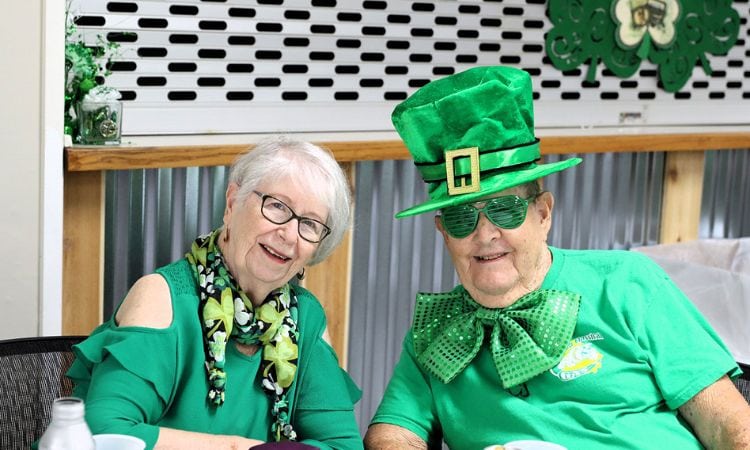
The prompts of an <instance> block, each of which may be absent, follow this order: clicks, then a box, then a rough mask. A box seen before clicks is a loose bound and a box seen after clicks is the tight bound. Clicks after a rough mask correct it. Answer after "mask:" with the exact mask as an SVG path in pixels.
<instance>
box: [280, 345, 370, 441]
mask: <svg viewBox="0 0 750 450" xmlns="http://www.w3.org/2000/svg"><path fill="white" fill-rule="evenodd" d="M309 351H310V355H309V356H308V361H309V363H308V364H307V365H306V367H305V368H304V371H301V373H300V381H299V383H300V384H299V386H298V392H297V399H296V406H295V407H294V419H293V424H294V428H295V430H296V431H297V435H298V436H299V437H300V440H301V442H303V443H305V444H310V445H314V446H316V447H318V448H321V449H324V450H328V449H336V450H361V449H362V448H363V446H362V437H361V436H360V434H359V428H358V427H357V422H356V420H355V418H354V404H355V403H356V402H357V401H358V400H359V398H360V396H361V391H360V390H359V388H358V387H357V386H356V384H354V381H352V379H351V378H350V377H349V374H347V373H346V372H345V371H344V370H343V369H341V367H339V363H338V358H337V357H336V354H335V352H334V350H333V349H332V348H331V346H330V345H328V343H326V342H325V341H324V340H323V339H322V338H317V340H316V341H315V342H314V343H313V345H312V346H311V347H310V349H309Z"/></svg>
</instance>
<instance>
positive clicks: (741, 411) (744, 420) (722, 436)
mask: <svg viewBox="0 0 750 450" xmlns="http://www.w3.org/2000/svg"><path fill="white" fill-rule="evenodd" d="M679 411H680V414H682V416H683V417H684V418H685V420H687V422H688V423H689V424H690V425H691V426H692V427H693V431H695V434H696V436H698V439H700V441H701V443H702V444H703V445H704V446H705V447H706V448H707V449H721V450H728V449H735V450H738V449H750V405H748V404H747V402H746V401H745V399H744V397H742V394H740V392H739V391H738V390H737V388H736V387H735V386H734V383H732V381H731V380H730V379H729V378H728V377H727V376H726V375H725V376H723V377H721V378H720V379H719V381H717V382H716V383H714V384H712V385H710V386H708V387H707V388H705V389H703V390H702V391H700V392H699V393H697V394H696V395H695V396H694V397H693V398H691V399H690V400H688V401H687V402H685V404H684V405H682V406H680V408H679Z"/></svg>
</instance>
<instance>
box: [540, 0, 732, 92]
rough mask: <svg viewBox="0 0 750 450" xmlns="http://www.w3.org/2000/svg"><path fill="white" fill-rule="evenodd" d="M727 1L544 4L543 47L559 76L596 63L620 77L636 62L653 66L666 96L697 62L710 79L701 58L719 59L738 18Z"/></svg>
mask: <svg viewBox="0 0 750 450" xmlns="http://www.w3.org/2000/svg"><path fill="white" fill-rule="evenodd" d="M731 3H732V2H731V0H549V5H548V15H549V18H550V21H551V22H552V25H553V26H552V29H551V30H550V31H549V33H547V38H546V42H545V47H546V51H547V56H548V57H549V58H550V60H551V61H552V64H553V65H554V66H555V67H557V68H558V69H560V70H562V71H566V70H572V69H575V68H576V67H578V66H580V65H581V64H583V63H585V62H587V61H588V62H589V70H588V73H587V75H586V79H587V80H588V81H594V79H595V78H596V68H597V66H598V65H599V61H603V62H604V64H605V66H606V67H607V68H608V69H609V70H610V71H612V73H614V74H615V75H616V76H618V77H620V78H627V77H630V76H631V75H633V74H634V73H635V72H636V71H637V70H638V68H639V66H640V64H641V61H642V60H644V59H648V60H649V61H651V62H652V63H654V64H656V65H657V66H658V67H659V79H660V81H661V83H662V85H663V86H664V90H666V91H667V92H677V91H678V90H680V88H682V86H684V85H685V83H686V82H687V80H688V79H689V78H690V76H691V75H692V72H693V67H694V66H695V65H696V62H697V61H700V62H701V65H702V66H703V70H704V71H705V72H706V74H707V75H710V74H711V66H710V65H709V62H708V58H707V57H706V54H707V53H710V54H712V55H725V54H726V53H727V52H728V51H729V49H730V48H732V46H733V45H734V44H735V42H736V41H737V36H738V34H739V29H740V17H739V14H738V13H737V11H735V10H734V9H733V8H732V6H731Z"/></svg>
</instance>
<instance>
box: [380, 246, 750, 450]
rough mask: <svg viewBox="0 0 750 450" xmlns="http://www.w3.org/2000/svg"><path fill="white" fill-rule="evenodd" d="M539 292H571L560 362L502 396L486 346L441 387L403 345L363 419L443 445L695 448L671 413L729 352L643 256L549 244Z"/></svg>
mask: <svg viewBox="0 0 750 450" xmlns="http://www.w3.org/2000/svg"><path fill="white" fill-rule="evenodd" d="M551 251H552V255H553V263H552V267H551V268H550V271H549V272H548V274H547V276H546V278H545V280H544V282H543V284H542V288H543V289H558V290H565V291H571V292H576V293H579V294H581V307H580V313H579V316H578V322H577V324H576V328H575V331H574V334H573V339H572V340H571V342H570V344H569V347H568V349H567V350H566V353H565V355H564V356H563V358H562V360H561V362H560V363H559V364H558V365H557V366H555V367H553V368H552V369H550V370H549V371H547V372H544V373H542V374H541V375H538V376H536V377H534V378H532V379H531V380H529V381H528V382H527V383H526V384H525V387H519V388H516V389H512V390H509V391H506V390H504V389H502V387H501V386H500V382H499V378H498V375H497V372H496V370H495V368H494V365H493V362H492V358H491V355H490V352H489V351H488V349H487V348H486V346H485V347H484V348H483V349H482V350H481V351H480V353H479V355H478V356H477V357H476V359H475V360H474V361H473V362H472V363H471V364H470V365H469V367H468V368H467V369H466V370H464V371H463V372H462V373H461V374H459V375H458V376H457V377H456V378H455V379H454V380H453V381H452V382H450V383H448V384H444V383H442V382H440V381H439V380H438V379H436V378H434V377H433V376H432V375H430V374H428V373H427V372H425V371H423V370H421V369H420V367H419V365H418V363H417V362H416V359H415V355H414V348H413V342H412V338H411V333H407V336H406V338H405V339H404V345H403V350H402V355H401V359H400V361H399V362H398V364H397V366H396V368H395V369H394V374H393V377H392V379H391V380H390V382H389V384H388V387H387V389H386V393H385V395H384V397H383V400H382V402H381V404H380V407H379V408H378V410H377V412H376V414H375V416H374V418H373V420H372V422H373V423H390V424H395V425H400V426H402V427H404V428H407V429H408V430H410V431H412V432H414V433H416V434H417V435H418V436H420V437H421V438H422V439H424V440H426V441H428V442H435V441H439V438H440V436H441V434H442V435H443V439H444V440H445V442H446V443H447V444H448V445H449V446H450V448H451V449H453V450H477V449H481V448H484V447H485V446H487V445H491V444H502V443H504V442H508V441H513V440H521V439H541V440H547V441H551V442H555V443H558V444H560V445H563V446H566V447H567V448H569V449H571V450H577V449H593V448H617V449H638V450H644V449H651V448H659V449H661V448H664V449H680V450H688V449H700V448H702V446H701V444H700V443H699V442H698V440H697V439H696V438H695V436H694V435H693V434H692V432H691V430H690V428H689V426H688V425H687V424H686V423H685V422H684V420H683V419H682V417H681V416H680V415H679V414H678V412H677V411H676V409H677V408H678V407H679V406H681V405H682V404H683V403H685V402H686V401H687V400H689V399H690V398H692V397H693V396H694V395H695V394H697V393H698V392H699V391H701V390H702V389H703V388H705V387H707V386H709V385H711V384H712V383H714V382H715V381H716V380H718V379H719V378H720V377H721V376H722V375H724V374H729V375H731V376H736V375H739V373H740V371H739V368H738V367H737V365H736V364H735V361H734V359H733V358H732V356H731V354H730V353H729V351H728V350H727V348H726V347H725V346H724V344H723V343H722V342H721V340H720V338H719V337H718V336H717V335H716V333H715V332H714V331H713V330H712V329H711V327H710V326H709V325H708V323H707V322H706V321H705V319H704V318H703V317H702V316H701V315H700V313H699V312H698V311H697V309H696V308H695V307H694V306H693V305H692V304H691V302H690V300H689V299H687V298H686V297H685V296H684V294H682V293H681V292H680V291H679V289H678V288H677V287H676V286H675V285H674V284H673V283H672V282H671V281H670V280H669V278H668V277H667V275H666V274H665V273H664V272H663V271H662V270H661V269H660V268H659V267H658V266H657V265H656V264H655V263H653V262H652V261H651V260H649V259H648V258H646V257H645V256H643V255H640V254H636V253H631V252H625V251H573V250H560V249H555V248H551Z"/></svg>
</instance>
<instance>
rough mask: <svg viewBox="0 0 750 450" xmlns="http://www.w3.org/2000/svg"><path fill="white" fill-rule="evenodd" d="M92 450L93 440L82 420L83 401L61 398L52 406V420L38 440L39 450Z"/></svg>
mask: <svg viewBox="0 0 750 450" xmlns="http://www.w3.org/2000/svg"><path fill="white" fill-rule="evenodd" d="M74 449H75V450H94V438H93V436H91V430H90V429H89V426H88V425H87V424H86V420H85V419H84V407H83V400H81V399H80V398H76V397H62V398H58V399H56V400H55V402H54V403H53V404H52V420H51V421H50V423H49V426H48V427H47V430H46V431H45V432H44V434H43V435H42V438H41V439H40V440H39V450H74Z"/></svg>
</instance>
